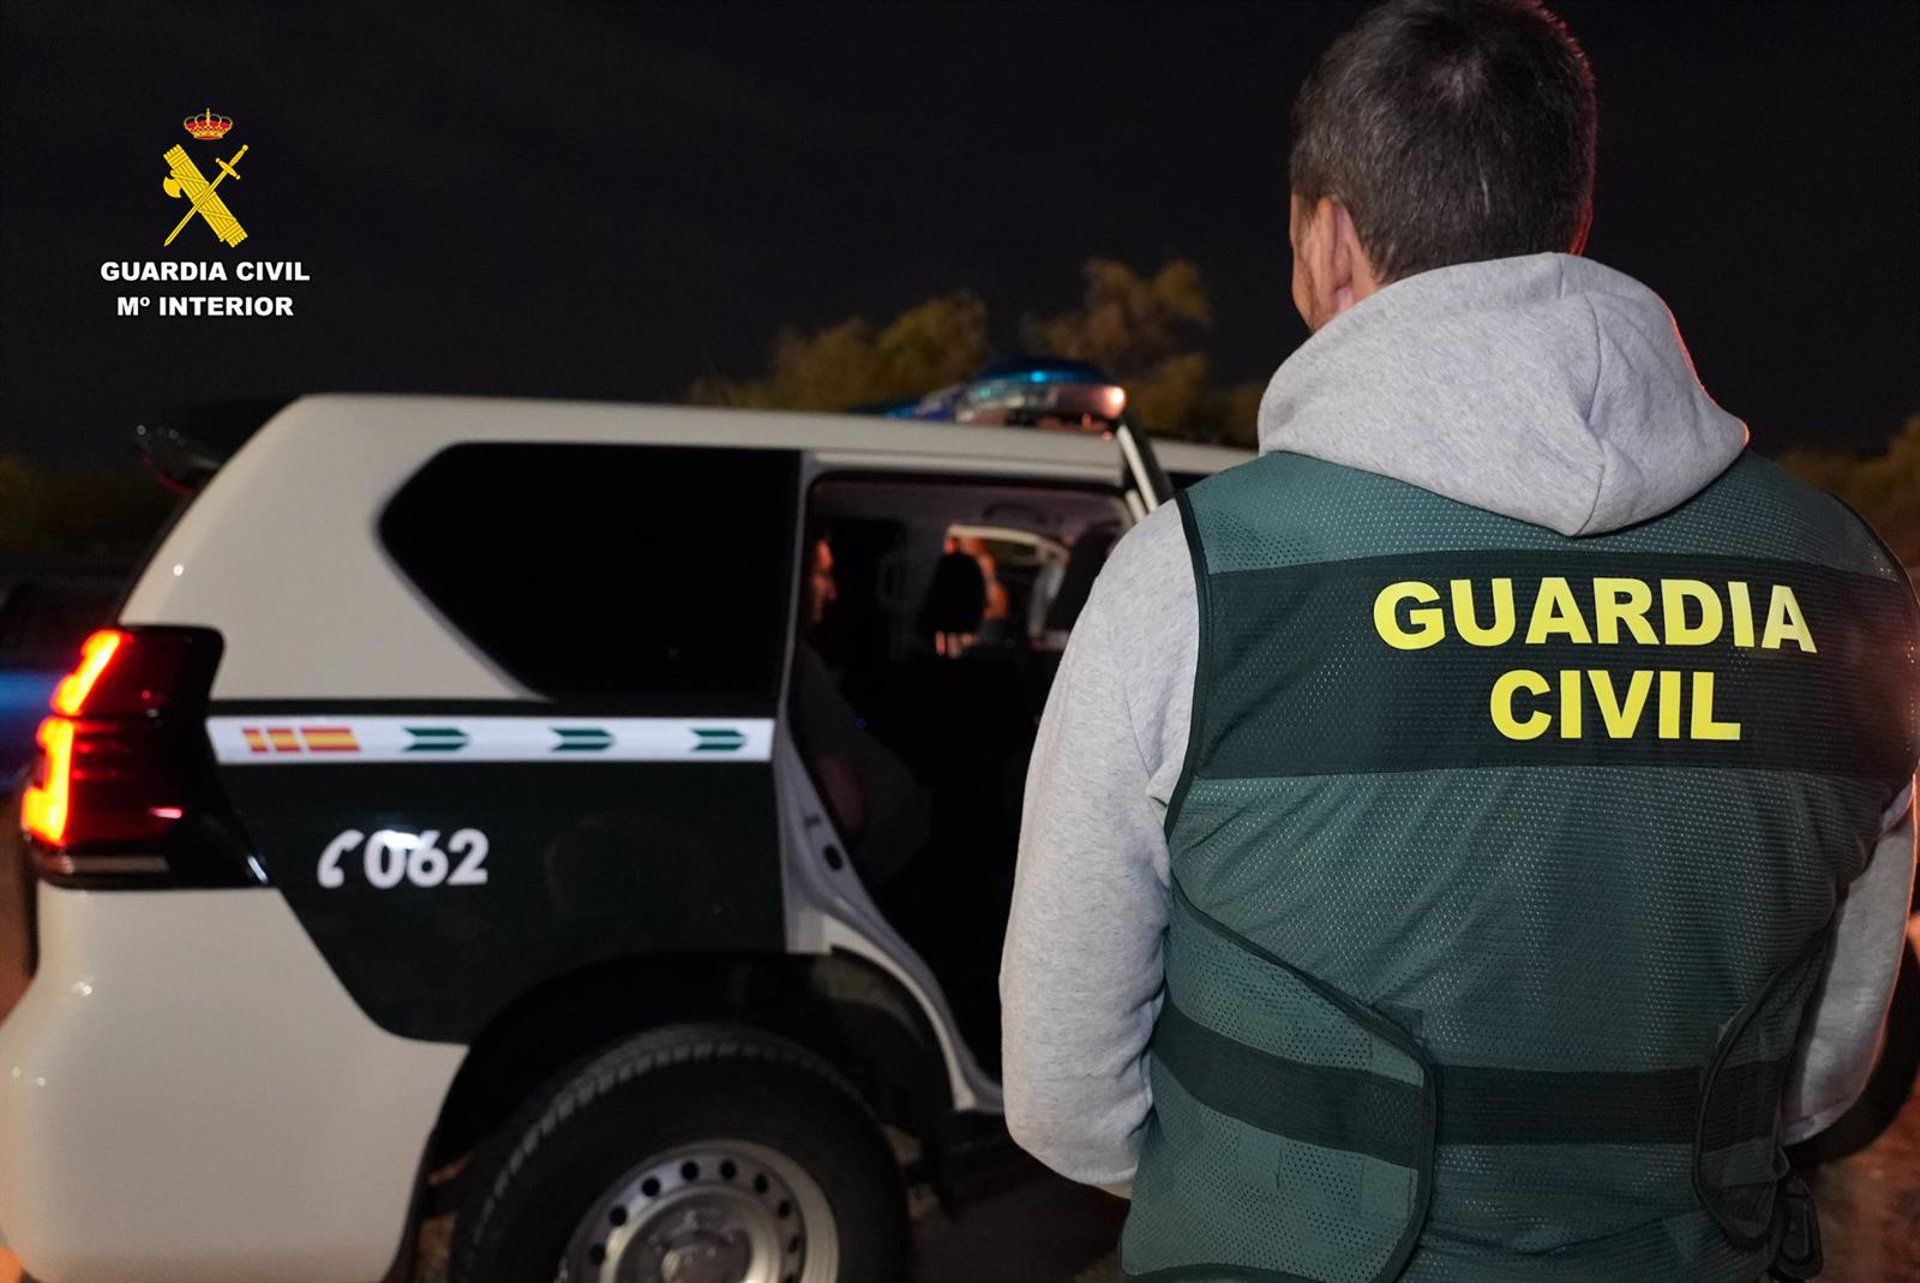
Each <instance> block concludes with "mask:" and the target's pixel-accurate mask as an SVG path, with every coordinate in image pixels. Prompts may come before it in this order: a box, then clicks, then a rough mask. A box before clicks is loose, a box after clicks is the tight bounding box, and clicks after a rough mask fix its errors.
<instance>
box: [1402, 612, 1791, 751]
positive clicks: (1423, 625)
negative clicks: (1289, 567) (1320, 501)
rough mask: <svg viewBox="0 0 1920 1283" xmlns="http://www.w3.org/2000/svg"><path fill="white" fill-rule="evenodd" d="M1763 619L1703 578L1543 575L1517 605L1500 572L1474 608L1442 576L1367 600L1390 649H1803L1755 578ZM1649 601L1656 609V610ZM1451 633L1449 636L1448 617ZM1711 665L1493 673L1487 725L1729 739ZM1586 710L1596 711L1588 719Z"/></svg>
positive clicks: (1524, 736) (1575, 735) (1734, 732)
mask: <svg viewBox="0 0 1920 1283" xmlns="http://www.w3.org/2000/svg"><path fill="white" fill-rule="evenodd" d="M1760 588H1761V591H1762V592H1763V593H1764V594H1765V597H1766V602H1767V608H1766V616H1765V619H1764V620H1757V619H1756V618H1755V612H1754V596H1755V591H1754V585H1751V584H1749V583H1747V582H1745V581H1743V580H1733V581H1729V582H1727V583H1724V584H1719V585H1715V584H1710V583H1707V582H1704V581H1702V580H1699V579H1660V580H1657V581H1654V582H1652V583H1650V582H1648V581H1647V580H1644V579H1631V578H1624V577H1607V576H1597V577H1595V578H1593V579H1591V580H1586V581H1581V582H1579V583H1578V586H1576V582H1575V581H1573V580H1570V579H1568V578H1566V577H1564V576H1559V575H1549V576H1546V577H1544V578H1542V579H1541V580H1540V581H1539V583H1538V585H1537V586H1536V587H1535V588H1534V589H1533V595H1532V601H1531V602H1530V603H1529V604H1528V606H1527V609H1526V610H1525V612H1524V618H1525V620H1526V626H1525V628H1524V629H1522V627H1521V624H1520V621H1521V618H1522V615H1523V612H1522V611H1521V609H1520V601H1519V600H1518V595H1517V594H1516V592H1515V589H1514V581H1513V580H1512V579H1511V578H1504V577H1503V578H1496V579H1491V580H1488V581H1486V593H1485V596H1486V598H1487V599H1488V600H1489V601H1490V603H1491V605H1490V606H1489V607H1488V608H1487V609H1486V610H1485V611H1484V612H1483V611H1482V609H1481V607H1480V606H1479V605H1478V604H1477V600H1478V598H1479V596H1480V595H1481V594H1480V593H1479V592H1478V590H1477V585H1476V584H1475V581H1473V580H1471V579H1452V580H1449V581H1447V585H1446V591H1445V592H1444V593H1443V592H1442V591H1441V589H1440V588H1439V587H1438V586H1437V585H1435V584H1432V583H1428V582H1426V581H1424V580H1418V579H1404V580H1400V581H1398V582H1396V583H1390V584H1388V585H1387V586H1386V587H1384V588H1382V589H1381V590H1380V591H1379V593H1378V595H1376V596H1375V597H1374V599H1373V627H1374V631H1375V632H1376V633H1378V634H1379V636H1380V640H1381V641H1383V642H1385V643H1386V644H1387V645H1389V646H1391V647H1393V648H1394V649H1396V650H1426V649H1428V648H1429V647H1432V646H1438V645H1440V644H1441V643H1443V642H1445V641H1447V640H1448V638H1449V636H1452V637H1457V638H1458V639H1459V640H1460V641H1462V642H1464V643H1465V644H1466V645H1469V646H1481V647H1493V646H1508V645H1515V646H1540V645H1545V644H1547V643H1550V642H1556V641H1564V642H1567V643H1571V644H1573V645H1576V646H1623V645H1632V646H1707V645H1711V644H1713V643H1715V642H1718V641H1720V640H1721V639H1722V638H1723V637H1725V638H1727V639H1728V640H1729V641H1730V643H1731V644H1732V645H1733V646H1734V647H1736V648H1740V649H1748V650H1752V649H1756V648H1757V649H1760V650H1779V649H1781V648H1782V647H1784V646H1787V645H1789V644H1791V645H1792V646H1794V647H1796V648H1797V649H1799V650H1800V651H1802V652H1804V653H1806V654H1815V653H1817V651H1818V647H1817V646H1816V645H1815V644H1814V640H1813V630H1812V628H1811V627H1809V625H1808V623H1807V616H1806V612H1805V611H1804V610H1802V609H1801V607H1800V602H1799V599H1798V598H1796V597H1795V596H1794V593H1793V589H1792V588H1791V587H1789V586H1788V585H1786V584H1769V585H1761V586H1760ZM1656 602H1657V605H1656ZM1449 621H1451V624H1452V629H1451V633H1450V632H1449V628H1448V624H1449ZM1714 694H1715V688H1714V673H1713V671H1712V670H1711V669H1691V670H1678V669H1644V668H1643V669H1635V670H1633V671H1632V672H1631V673H1630V674H1628V675H1627V677H1626V684H1625V687H1624V689H1620V688H1618V687H1617V686H1616V683H1615V680H1614V673H1613V672H1612V671H1611V670H1609V669H1604V668H1591V669H1571V668H1563V669H1559V670H1557V673H1556V676H1555V677H1552V678H1550V677H1548V676H1547V675H1545V674H1543V673H1541V672H1539V671H1537V670H1535V669H1532V668H1515V669H1512V670H1510V671H1508V672H1505V673H1502V674H1501V675H1500V676H1499V677H1498V678H1497V679H1496V680H1495V681H1494V683H1493V687H1492V689H1491V690H1490V691H1489V692H1488V698H1487V708H1488V714H1489V716H1490V717H1491V718H1492V719H1493V725H1494V727H1495V729H1497V730H1498V731H1499V732H1500V733H1501V734H1502V735H1504V736H1506V737H1507V738H1508V739H1511V740H1532V739H1539V738H1540V737H1541V736H1544V735H1546V734H1548V733H1549V732H1552V731H1556V730H1557V733H1558V735H1559V737H1560V738H1562V739H1580V738H1582V737H1583V736H1585V735H1586V734H1588V733H1589V730H1588V728H1589V726H1590V725H1591V726H1592V727H1593V731H1592V733H1597V734H1604V735H1606V736H1608V737H1609V738H1612V739H1631V738H1633V737H1634V736H1635V735H1640V734H1648V735H1655V736H1657V737H1658V738H1660V739H1692V740H1737V739H1739V738H1740V723H1739V722H1738V721H1734V720H1730V719H1727V718H1724V717H1721V716H1719V715H1718V714H1717V713H1716V712H1715V708H1714ZM1650 704H1651V711H1652V716H1651V717H1648V716H1647V715H1646V714H1647V713H1648V711H1649V705H1650ZM1589 705H1591V707H1592V708H1593V709H1594V711H1595V712H1596V713H1597V714H1598V718H1597V720H1595V721H1593V722H1590V721H1589V719H1588V718H1587V716H1586V712H1587V709H1588V707H1589Z"/></svg>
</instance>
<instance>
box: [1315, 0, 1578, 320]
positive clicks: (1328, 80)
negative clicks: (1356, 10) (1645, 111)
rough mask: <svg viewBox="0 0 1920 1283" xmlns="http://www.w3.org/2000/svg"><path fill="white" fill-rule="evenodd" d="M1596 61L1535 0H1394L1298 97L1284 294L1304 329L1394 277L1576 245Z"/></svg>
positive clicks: (1339, 43) (1340, 44)
mask: <svg viewBox="0 0 1920 1283" xmlns="http://www.w3.org/2000/svg"><path fill="white" fill-rule="evenodd" d="M1595 117H1596V111H1595V105H1594V93H1593V73H1592V72H1591V70H1589V69H1588V67H1587V60H1586V55H1585V54H1583V53H1582V52H1581V50H1580V46H1579V45H1578V44H1577V43H1575V41H1574V39H1573V37H1572V36H1571V35H1570V34H1568V32H1567V29H1566V28H1565V27H1564V26H1563V25H1561V23H1560V20H1559V19H1558V18H1556V17H1555V16H1554V15H1553V14H1552V13H1550V12H1548V10H1547V9H1546V8H1544V7H1543V6H1542V5H1541V4H1540V3H1538V0H1389V3H1387V4H1383V5H1381V6H1380V7H1378V8H1376V9H1372V10H1370V11H1368V13H1367V14H1366V16H1364V17H1363V18H1361V19H1360V21H1359V23H1358V24H1357V25H1355V26H1354V28H1353V29H1352V30H1351V31H1349V32H1347V33H1346V34H1345V35H1343V36H1341V37H1340V38H1339V39H1338V40H1336V41H1334V43H1333V45H1332V46H1331V47H1330V48H1329V49H1328V50H1327V52H1326V53H1325V54H1324V55H1323V56H1322V57H1321V59H1320V63H1319V65H1318V66H1317V67H1316V68H1315V69H1314V71H1313V74H1312V75H1310V76H1309V77H1308V78H1307V82H1306V84H1305V85H1304V86H1302V87H1301V90H1300V96H1299V97H1298V98H1297V99H1296V100H1295V101H1294V105H1293V150H1292V154H1291V156H1290V157H1289V160H1288V170H1289V179H1290V182H1291V184H1292V188H1293V201H1292V219H1291V223H1292V227H1291V239H1292V241H1293V301H1294V306H1296V307H1298V308H1299V309H1300V315H1301V316H1302V317H1303V318H1305V320H1306V322H1307V327H1308V328H1309V329H1315V330H1317V329H1319V328H1320V327H1321V326H1322V325H1324V324H1326V323H1327V322H1328V321H1330V320H1332V319H1333V318H1334V317H1335V316H1336V315H1338V314H1339V313H1340V312H1342V311H1344V310H1345V309H1346V308H1348V307H1351V306H1352V305H1353V304H1355V303H1357V302H1359V301H1360V300H1361V299H1363V298H1365V297H1366V296H1367V295H1368V294H1371V293H1372V292H1373V291H1374V290H1376V289H1378V288H1380V287H1381V286H1382V285H1386V284H1388V283H1390V282H1392V281H1396V280H1399V279H1401V278H1403V277H1407V276H1412V275H1413V274H1414V273H1416V272H1424V271H1427V270H1428V269H1430V268H1435V267H1445V266H1447V265H1448V264H1451V263H1469V262H1474V261H1476V260H1480V259H1489V258H1505V257H1508V256H1510V255H1515V254H1536V253H1540V252H1543V251H1548V250H1564V251H1566V252H1569V253H1576V254H1577V253H1579V252H1580V250H1581V248H1582V247H1583V246H1584V245H1585V243H1586V239H1587V226H1588V224H1589V223H1590V222H1591V221H1592V216H1593V170H1594V133H1595Z"/></svg>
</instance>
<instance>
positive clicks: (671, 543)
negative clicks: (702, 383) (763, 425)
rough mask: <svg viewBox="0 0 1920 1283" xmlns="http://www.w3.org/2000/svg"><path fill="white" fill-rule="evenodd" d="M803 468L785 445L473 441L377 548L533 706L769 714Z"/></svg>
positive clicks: (436, 469)
mask: <svg viewBox="0 0 1920 1283" xmlns="http://www.w3.org/2000/svg"><path fill="white" fill-rule="evenodd" d="M797 474H798V456H797V455H796V454H794V453H793V452H790V451H779V450H732V449H708V448H697V447H658V446H628V445H585V444H582V445H547V444H493V443H471V444H466V445H458V446H454V447H451V448H450V449H447V450H445V451H442V452H441V453H440V454H438V455H436V456H434V458H433V459H431V460H430V461H429V462H428V463H427V464H426V466H425V467H423V468H422V469H421V470H420V471H419V472H418V473H416V474H414V476H413V477H412V478H411V479H410V480H408V482H407V483H406V485H404V486H403V487H401V489H400V492H399V493H398V494H396V495H395V496H394V497H393V500H392V501H391V502H390V503H389V504H388V505H387V509H386V511H385V513H383V514H382V516H381V519H380V537H381V540H382V541H383V542H384V544H385V545H386V548H387V551H388V553H389V555H391V556H392V558H393V559H394V561H395V562H396V563H397V564H398V565H399V567H400V569H401V570H402V571H404V572H405V574H406V576H407V578H409V579H410V580H412V581H413V583H414V585H415V586H416V587H417V588H418V589H419V590H420V592H421V593H422V594H424V595H425V596H426V598H427V600H428V601H430V602H431V603H432V604H433V605H434V607H435V608H436V609H438V610H439V612H440V613H441V614H442V615H443V616H445V617H446V619H447V620H448V621H449V622H450V623H451V624H452V625H453V626H454V627H455V628H457V629H459V630H460V632H461V633H463V634H464V635H465V636H466V637H467V639H468V640H469V641H471V642H472V643H473V645H475V646H476V647H478V648H479V649H480V650H481V651H483V652H484V653H485V654H486V655H487V656H488V657H489V658H490V659H492V660H493V662H494V663H496V664H498V665H499V666H500V667H501V668H503V669H505V670H506V671H507V672H508V673H509V674H511V675H512V676H513V677H514V678H516V679H517V680H518V681H520V682H521V683H523V684H524V685H526V686H528V687H530V688H531V689H533V690H534V691H537V692H539V693H540V694H542V695H546V696H550V697H553V698H555V699H562V700H570V701H592V702H594V704H595V706H596V707H597V708H600V709H602V710H606V711H611V710H613V709H615V708H618V709H620V710H624V711H631V712H637V713H657V714H660V715H663V716H673V715H676V714H682V713H709V714H735V715H750V714H755V713H770V712H771V710H772V709H773V706H774V703H775V699H776V695H777V692H778V687H779V676H780V664H781V660H782V658H783V656H784V654H785V643H786V626H787V622H786V621H787V619H788V616H789V614H790V606H791V584H792V577H793V539H794V521H795V504H796V503H797V499H798V479H797Z"/></svg>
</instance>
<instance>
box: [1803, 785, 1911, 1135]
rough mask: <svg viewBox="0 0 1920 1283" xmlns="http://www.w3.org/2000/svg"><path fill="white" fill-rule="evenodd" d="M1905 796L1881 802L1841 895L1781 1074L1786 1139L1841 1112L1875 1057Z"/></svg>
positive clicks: (1900, 951) (1904, 847)
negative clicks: (1864, 853) (1804, 1019)
mask: <svg viewBox="0 0 1920 1283" xmlns="http://www.w3.org/2000/svg"><path fill="white" fill-rule="evenodd" d="M1913 794H1914V790H1913V786H1912V784H1911V783H1909V785H1908V787H1907V789H1906V791H1905V792H1903V793H1902V794H1901V795H1900V796H1899V798H1897V799H1896V800H1895V801H1894V804H1893V805H1892V806H1891V807H1889V808H1888V810H1887V814H1886V820H1885V822H1884V824H1883V826H1882V831H1881V835H1880V839H1879V841H1878V842H1877V843H1875V845H1874V849H1873V854H1872V856H1871V858H1870V859H1869V860H1868V862H1867V867H1866V869H1865V870H1864V871H1863V872H1862V873H1861V874H1860V876H1859V877H1857V878H1855V879H1854V881H1853V884H1852V885H1851V886H1849V887H1848V888H1847V892H1846V897H1845V899H1843V900H1842V901H1841V904H1840V909H1839V914H1838V921H1837V923H1836V926H1835V939H1834V946H1833V960H1832V962H1831V963H1830V964H1829V965H1828V967H1827V973H1826V975H1825V977H1824V978H1823V979H1822V981H1821V988H1820V991H1819V993H1818V994H1817V995H1816V996H1815V998H1814V1009H1813V1013H1812V1015H1811V1017H1810V1018H1809V1021H1808V1025H1807V1031H1806V1033H1804V1034H1803V1035H1802V1037H1801V1041H1800V1045H1799V1048H1798V1050H1797V1051H1796V1053H1795V1057H1794V1064H1793V1068H1792V1070H1791V1072H1790V1074H1789V1076H1788V1079H1787V1094H1786V1118H1787V1123H1786V1128H1785V1131H1784V1138H1785V1141H1786V1143H1788V1144H1792V1143H1794V1142H1796V1141H1802V1140H1805V1139H1807V1138H1808V1137H1809V1136H1813V1135H1816V1134H1818V1133H1819V1132H1822V1131H1825V1130H1826V1129H1827V1128H1828V1127H1830V1126H1832V1125H1833V1123H1834V1121H1835V1120H1836V1119H1838V1118H1839V1117H1840V1115H1842V1114H1844V1113H1846V1112H1847V1110H1848V1109H1849V1108H1850V1107H1851V1106H1852V1105H1853V1102H1854V1101H1855V1100H1857V1099H1858V1098H1859V1096H1860V1093H1861V1091H1862V1090H1864V1089H1865V1087H1866V1085H1867V1079H1868V1077H1869V1076H1870V1075H1871V1074H1872V1073H1873V1065H1874V1061H1875V1060H1877V1059H1878V1058H1879V1055H1880V1042H1881V1037H1882V1035H1883V1033H1884V1032H1885V1029H1886V1021H1887V1006H1888V1004H1889V1003H1891V1002H1892V1000H1893V985H1894V979H1895V977H1896V976H1897V975H1898V974H1899V971H1900V959H1901V957H1902V956H1903V955H1904V954H1905V952H1906V929H1907V906H1908V902H1909V900H1910V899H1911V897H1912V894H1913V870H1914V798H1913Z"/></svg>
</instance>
